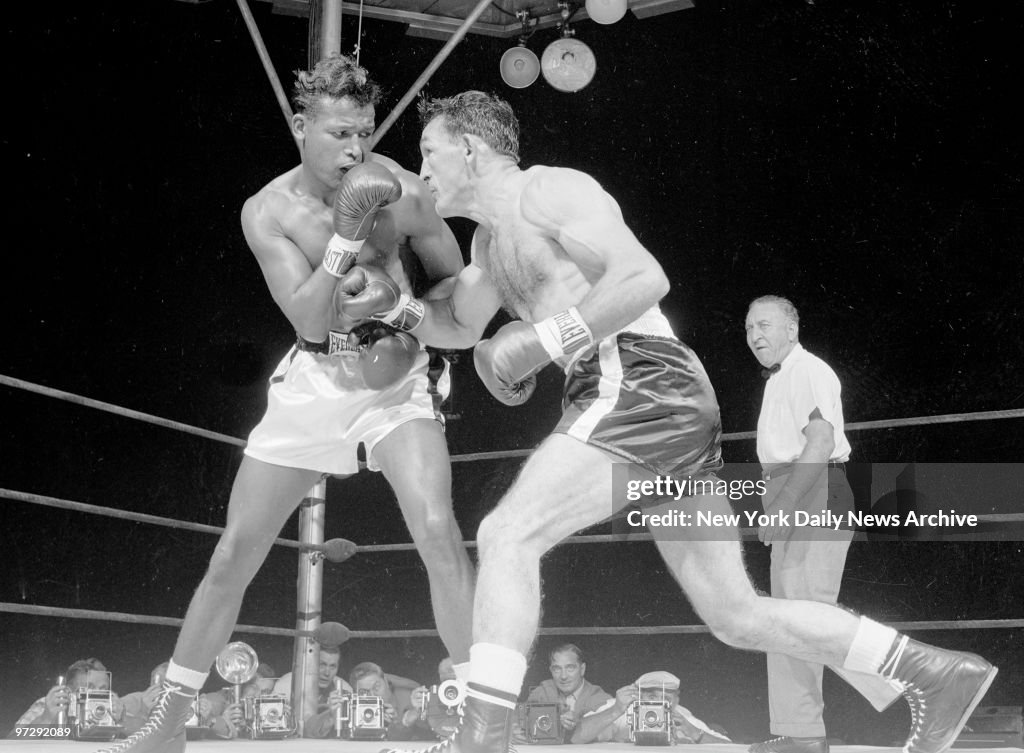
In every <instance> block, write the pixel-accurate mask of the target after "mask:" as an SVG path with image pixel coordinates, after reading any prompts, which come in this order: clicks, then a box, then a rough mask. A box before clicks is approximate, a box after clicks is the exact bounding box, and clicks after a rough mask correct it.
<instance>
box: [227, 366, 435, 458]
mask: <svg viewBox="0 0 1024 753" xmlns="http://www.w3.org/2000/svg"><path fill="white" fill-rule="evenodd" d="M428 360H429V359H428V356H427V353H426V352H425V351H423V350H421V351H420V352H419V353H418V354H417V356H416V361H415V363H414V364H413V367H412V368H411V369H410V370H409V373H408V374H407V375H406V376H405V377H404V378H402V379H400V380H399V381H398V382H396V383H395V384H394V385H392V386H391V387H388V388H387V389H385V390H371V389H369V388H367V386H366V383H365V382H364V381H363V376H362V370H361V368H360V366H359V358H358V354H357V353H355V352H352V351H343V352H339V353H335V354H333V355H326V354H320V353H312V352H308V351H304V350H299V349H298V348H292V349H291V350H290V351H289V352H288V354H287V355H286V356H285V357H284V358H283V359H282V360H281V363H280V364H278V367H277V369H276V370H275V371H274V374H273V376H271V378H270V391H269V394H268V397H267V412H266V414H265V415H264V416H263V419H262V420H261V421H260V422H259V424H257V426H256V428H255V429H253V430H252V433H250V434H249V442H248V444H247V445H246V448H245V454H246V455H249V456H250V457H253V458H255V459H257V460H262V461H263V462H265V463H272V464H274V465H283V466H287V467H289V468H305V469H309V470H313V471H321V472H323V473H331V474H339V475H342V474H352V473H356V472H357V471H358V470H359V462H358V456H357V452H358V448H359V444H360V443H362V444H364V445H365V446H366V464H367V467H368V468H370V470H374V471H379V470H380V466H378V465H377V463H376V462H375V461H374V459H373V448H374V447H375V446H376V444H377V442H379V441H380V440H381V439H383V438H384V437H386V436H387V435H388V434H389V433H391V431H393V430H394V429H395V428H397V427H399V426H401V425H402V424H404V423H405V422H407V421H412V420H414V419H417V418H426V419H437V418H438V414H437V413H436V412H435V408H434V397H435V395H432V394H431V384H430V381H429V380H428V378H427V363H428Z"/></svg>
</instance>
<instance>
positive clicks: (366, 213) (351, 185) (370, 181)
mask: <svg viewBox="0 0 1024 753" xmlns="http://www.w3.org/2000/svg"><path fill="white" fill-rule="evenodd" d="M401 197H402V184H401V183H399V182H398V178H396V177H395V176H394V173H392V172H391V171H390V170H388V169H387V168H386V167H384V166H383V165H381V164H378V163H376V162H364V163H362V164H361V165H356V166H355V167H353V168H352V169H351V170H349V171H348V172H347V173H345V175H344V176H343V177H342V179H341V185H340V186H338V193H337V194H336V195H335V197H334V235H333V236H332V237H331V240H330V241H329V242H328V243H327V250H326V251H325V252H324V260H323V267H324V269H325V270H327V271H328V272H329V273H330V274H332V275H334V276H335V277H341V276H343V275H344V274H345V273H346V272H347V271H348V270H349V269H350V268H351V267H352V265H353V264H355V261H356V258H357V257H358V256H359V250H360V249H361V248H362V247H363V242H364V241H365V240H366V237H367V236H368V235H369V234H370V231H372V230H373V223H374V221H375V220H376V218H377V213H378V212H380V210H381V209H383V208H384V207H386V206H387V205H388V204H392V203H394V202H396V201H398V200H399V199H400V198H401Z"/></svg>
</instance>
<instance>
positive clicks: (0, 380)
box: [0, 374, 246, 447]
mask: <svg viewBox="0 0 1024 753" xmlns="http://www.w3.org/2000/svg"><path fill="white" fill-rule="evenodd" d="M0 384H4V385H7V386H8V387H14V388H15V389H20V390H26V391H28V392H35V393H37V394H39V395H46V396H47V397H53V398H56V399H57V400H66V401H67V402H69V403H75V404H77V405H84V406H86V407H88V408H96V409H97V410H102V411H106V412H107V413H114V414H116V415H118V416H124V417H125V418H134V419H136V420H138V421H143V422H145V423H149V424H156V425H157V426H163V427H164V428H166V429H177V430H178V431H182V432H185V433H186V434H195V435H196V436H200V437H206V438H207V439H214V440H216V441H218V442H227V443H228V444H233V445H236V446H238V447H245V444H246V442H245V440H244V439H239V438H238V437H232V436H229V435H228V434H221V433H220V432H216V431H210V430H209V429H200V428H198V427H196V426H189V425H188V424H183V423H181V422H180V421H172V420H170V419H168V418H161V417H160V416H153V415H151V414H149V413H142V412H141V411H137V410H132V409H131V408H122V407H121V406H119V405H114V404H112V403H105V402H103V401H102V400H93V399H92V398H91V397H82V396H80V395H75V394H74V393H71V392H64V391H63V390H56V389H54V388H52V387H45V386H43V385H41V384H33V383H32V382H26V381H25V380H24V379H15V378H14V377H9V376H6V375H4V374H0Z"/></svg>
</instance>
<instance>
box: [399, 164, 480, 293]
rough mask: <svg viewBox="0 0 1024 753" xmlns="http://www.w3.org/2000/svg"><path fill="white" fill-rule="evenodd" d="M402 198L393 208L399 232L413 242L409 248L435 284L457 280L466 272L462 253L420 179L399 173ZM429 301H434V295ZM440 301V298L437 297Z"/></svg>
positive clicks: (409, 173) (407, 173) (412, 175)
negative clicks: (463, 271)
mask: <svg viewBox="0 0 1024 753" xmlns="http://www.w3.org/2000/svg"><path fill="white" fill-rule="evenodd" d="M398 177H399V181H400V182H401V184H402V198H401V200H400V201H399V202H397V203H396V204H395V205H393V207H392V213H393V214H394V216H395V219H396V223H397V225H398V231H399V233H401V234H402V235H404V236H406V237H407V238H408V239H409V247H410V248H411V249H412V251H413V253H414V254H416V256H417V257H418V258H419V260H420V263H421V264H422V265H423V270H424V272H426V275H427V279H428V280H430V281H431V282H432V283H439V282H442V283H443V282H444V281H445V280H446V279H449V278H454V277H455V276H456V275H458V274H459V272H460V271H462V268H463V267H464V266H466V265H465V263H464V262H463V261H462V251H460V250H459V243H458V241H456V240H455V234H454V233H452V230H451V228H450V227H448V223H447V222H445V221H444V220H443V219H442V218H441V217H440V216H439V215H438V213H437V211H436V210H435V209H434V200H433V198H432V197H431V195H430V192H429V191H428V190H427V187H426V185H425V184H424V183H423V181H422V180H420V179H419V177H418V176H416V175H414V174H413V173H411V172H409V171H408V170H403V171H401V172H400V173H399V176H398ZM427 297H431V295H430V293H428V294H427ZM434 297H436V296H434Z"/></svg>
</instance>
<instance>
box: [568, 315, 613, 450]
mask: <svg viewBox="0 0 1024 753" xmlns="http://www.w3.org/2000/svg"><path fill="white" fill-rule="evenodd" d="M598 358H599V362H600V364H601V380H600V382H598V388H597V399H596V400H594V402H593V403H591V404H590V407H589V408H587V409H586V410H585V411H583V413H582V414H581V415H580V417H579V418H577V419H576V420H575V421H573V422H572V428H570V429H569V431H568V434H569V436H570V437H574V438H575V439H578V440H580V441H581V442H586V441H587V440H588V439H590V435H591V434H592V433H593V431H594V429H595V428H596V427H597V425H598V423H600V421H601V419H602V418H604V417H605V416H607V415H608V414H609V413H611V412H612V411H613V410H615V404H616V403H617V402H618V401H619V390H620V389H621V387H622V361H621V360H619V344H618V338H616V337H615V336H614V335H613V336H611V337H608V338H605V339H604V340H602V341H601V344H600V346H598Z"/></svg>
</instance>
